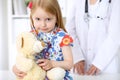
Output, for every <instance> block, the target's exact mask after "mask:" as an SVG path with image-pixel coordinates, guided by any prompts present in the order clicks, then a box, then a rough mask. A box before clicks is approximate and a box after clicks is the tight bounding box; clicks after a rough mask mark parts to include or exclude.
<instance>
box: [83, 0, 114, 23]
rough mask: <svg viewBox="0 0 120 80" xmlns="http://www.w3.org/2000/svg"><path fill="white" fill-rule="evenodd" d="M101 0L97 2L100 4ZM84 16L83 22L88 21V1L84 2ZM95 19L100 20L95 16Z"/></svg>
mask: <svg viewBox="0 0 120 80" xmlns="http://www.w3.org/2000/svg"><path fill="white" fill-rule="evenodd" d="M101 1H102V0H99V2H101ZM111 1H112V0H109V1H108V3H111ZM84 13H85V15H84V20H85V22H88V21H89V19H88V18H89V10H88V0H86V1H85V11H84ZM97 18H100V17H99V16H97Z"/></svg>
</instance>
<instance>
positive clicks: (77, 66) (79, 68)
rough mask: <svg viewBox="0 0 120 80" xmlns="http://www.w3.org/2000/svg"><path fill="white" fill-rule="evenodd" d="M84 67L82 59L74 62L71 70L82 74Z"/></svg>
mask: <svg viewBox="0 0 120 80" xmlns="http://www.w3.org/2000/svg"><path fill="white" fill-rule="evenodd" d="M84 69H85V61H84V60H83V61H79V62H77V63H76V64H74V67H73V72H74V73H77V74H80V75H84V73H85V71H84Z"/></svg>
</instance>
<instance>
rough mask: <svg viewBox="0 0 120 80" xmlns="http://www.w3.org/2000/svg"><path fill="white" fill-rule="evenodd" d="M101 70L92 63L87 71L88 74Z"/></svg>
mask: <svg viewBox="0 0 120 80" xmlns="http://www.w3.org/2000/svg"><path fill="white" fill-rule="evenodd" d="M99 72H100V70H99V69H98V68H97V67H96V66H94V65H92V66H91V67H90V68H89V70H88V71H87V73H86V74H87V75H97V74H98V73H99Z"/></svg>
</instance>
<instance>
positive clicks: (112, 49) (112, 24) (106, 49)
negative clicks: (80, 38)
mask: <svg viewBox="0 0 120 80" xmlns="http://www.w3.org/2000/svg"><path fill="white" fill-rule="evenodd" d="M111 4H112V6H111V15H110V21H109V29H108V36H107V38H106V39H105V41H104V42H103V44H102V46H101V47H100V48H99V50H98V53H97V55H96V56H95V59H94V60H93V63H92V64H93V65H94V66H95V67H96V68H97V69H100V70H101V72H102V71H103V70H104V69H105V68H106V67H107V66H109V64H110V62H111V61H112V60H113V59H114V58H115V57H116V56H117V51H118V50H119V47H120V36H119V34H120V6H119V4H120V0H114V1H112V3H111ZM90 70H91V72H92V68H90V69H89V71H90ZM94 73H95V72H94ZM91 74H92V73H91Z"/></svg>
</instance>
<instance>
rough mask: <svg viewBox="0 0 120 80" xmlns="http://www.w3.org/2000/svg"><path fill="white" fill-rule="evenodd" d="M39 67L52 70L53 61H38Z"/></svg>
mask: <svg viewBox="0 0 120 80" xmlns="http://www.w3.org/2000/svg"><path fill="white" fill-rule="evenodd" d="M37 63H38V65H39V66H40V67H42V68H43V69H44V70H46V71H47V70H49V69H51V68H52V67H53V66H52V61H51V60H48V59H39V60H38V61H37Z"/></svg>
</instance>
